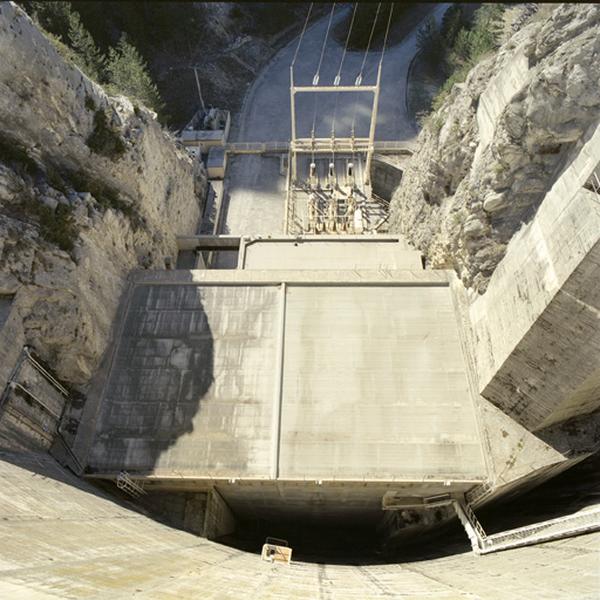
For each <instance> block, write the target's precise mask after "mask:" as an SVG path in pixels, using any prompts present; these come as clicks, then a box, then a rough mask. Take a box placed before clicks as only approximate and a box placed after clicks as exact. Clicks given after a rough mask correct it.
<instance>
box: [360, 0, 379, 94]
mask: <svg viewBox="0 0 600 600" xmlns="http://www.w3.org/2000/svg"><path fill="white" fill-rule="evenodd" d="M380 9H381V2H379V3H378V4H377V10H376V11H375V18H374V19H373V25H372V27H371V33H370V34H369V41H368V43H367V48H366V50H365V55H364V57H363V61H362V65H361V66H360V72H359V74H358V77H357V78H356V81H355V83H354V84H355V85H360V84H361V83H362V76H363V71H364V69H365V64H366V62H367V55H368V54H369V50H370V49H371V42H372V41H373V34H374V33H375V26H376V25H377V17H378V16H379V11H380Z"/></svg>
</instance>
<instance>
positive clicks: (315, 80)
mask: <svg viewBox="0 0 600 600" xmlns="http://www.w3.org/2000/svg"><path fill="white" fill-rule="evenodd" d="M335 4H336V3H335V2H334V3H333V4H332V5H331V12H330V13H329V21H328V23H327V29H326V31H325V39H324V40H323V45H322V46H321V56H320V57H319V64H318V66H317V70H316V72H315V76H314V77H313V82H312V84H313V85H318V83H319V75H320V73H321V65H322V64H323V57H324V56H325V47H326V46H327V39H328V38H329V30H330V29H331V22H332V21H333V13H334V11H335ZM314 96H315V99H314V103H313V122H312V130H311V137H312V139H313V144H312V162H315V148H314V138H315V126H316V124H317V94H314Z"/></svg>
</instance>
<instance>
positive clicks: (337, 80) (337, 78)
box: [333, 2, 358, 85]
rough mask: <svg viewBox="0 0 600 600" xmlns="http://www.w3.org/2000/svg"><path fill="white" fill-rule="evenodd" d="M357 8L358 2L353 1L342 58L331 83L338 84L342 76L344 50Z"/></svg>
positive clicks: (345, 49)
mask: <svg viewBox="0 0 600 600" xmlns="http://www.w3.org/2000/svg"><path fill="white" fill-rule="evenodd" d="M357 8H358V2H355V3H354V10H353V11H352V19H351V20H350V27H349V28H348V35H347V36H346V43H345V44H344V52H343V53H342V59H341V60H340V66H339V68H338V72H337V75H336V76H335V79H334V81H333V85H340V81H341V78H342V67H343V66H344V59H345V58H346V52H347V51H348V43H349V42H350V35H351V34H352V27H353V25H354V18H355V17H356V9H357Z"/></svg>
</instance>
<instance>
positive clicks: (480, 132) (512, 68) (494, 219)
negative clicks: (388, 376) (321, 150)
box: [390, 4, 600, 293]
mask: <svg viewBox="0 0 600 600" xmlns="http://www.w3.org/2000/svg"><path fill="white" fill-rule="evenodd" d="M546 12H547V13H549V14H547V15H546V16H545V17H542V16H541V14H540V15H538V16H535V17H533V18H532V19H531V20H530V22H529V23H528V24H526V25H525V26H524V27H523V28H522V29H520V30H519V31H518V32H516V33H515V34H514V35H513V36H512V37H510V39H509V40H508V41H506V42H505V43H504V44H503V45H502V46H501V47H500V49H499V51H498V52H497V53H496V54H495V55H493V56H490V57H488V58H486V59H485V60H483V61H482V62H480V63H479V64H478V65H477V66H476V67H475V68H473V69H472V71H471V72H470V74H469V76H468V78H467V80H466V81H465V83H464V84H460V85H455V86H454V88H453V90H452V92H451V94H450V96H449V98H448V99H447V101H446V102H445V104H444V105H443V106H442V108H441V109H440V110H439V111H438V112H437V113H435V114H433V115H432V116H431V118H430V120H429V123H428V124H427V125H426V126H425V128H424V129H423V131H422V132H421V134H420V137H419V147H418V150H417V152H416V153H415V155H414V156H413V158H412V160H411V162H410V165H409V167H408V168H407V170H406V172H405V174H404V177H403V179H402V182H401V184H400V186H399V187H398V189H397V190H396V192H395V194H394V196H393V199H392V204H391V213H392V214H391V217H390V223H391V229H392V230H395V231H400V232H402V233H404V234H405V235H406V237H407V238H408V239H409V240H410V241H411V242H412V243H413V244H414V245H415V246H416V247H418V248H419V249H420V250H421V251H422V252H423V253H424V255H425V256H426V259H427V262H428V264H429V265H430V266H432V267H438V268H442V267H445V268H453V269H455V270H456V272H457V273H458V275H459V276H460V278H461V279H462V281H463V283H464V284H465V285H466V286H468V287H470V288H472V289H473V290H476V291H477V292H479V293H482V292H483V291H485V289H486V286H487V283H488V280H489V278H490V276H491V274H492V273H493V271H494V269H495V267H496V265H497V264H498V263H499V262H500V260H501V259H502V257H503V256H504V253H505V249H506V246H507V244H508V242H509V241H510V239H511V237H512V236H513V234H514V233H515V232H516V231H518V230H519V229H520V228H521V226H522V225H523V224H524V223H526V222H528V221H529V220H530V219H531V217H532V216H533V215H534V214H535V211H536V209H537V207H538V206H539V204H540V202H541V201H542V199H543V197H544V195H545V193H546V191H547V190H548V189H549V188H550V187H551V185H552V183H553V181H554V180H555V178H556V175H557V173H558V172H559V171H560V169H561V166H562V163H563V160H564V158H565V156H566V155H567V154H568V151H569V149H570V148H571V147H572V145H573V144H574V142H575V141H576V140H577V139H578V138H579V137H580V136H581V134H582V133H583V132H584V131H585V130H586V129H587V128H588V127H589V126H590V125H591V124H592V123H595V122H598V120H599V119H600V95H599V94H598V93H597V81H598V79H599V77H600V54H599V52H600V6H598V5H595V4H579V5H573V4H561V5H557V6H556V8H554V10H552V11H551V12H550V11H546Z"/></svg>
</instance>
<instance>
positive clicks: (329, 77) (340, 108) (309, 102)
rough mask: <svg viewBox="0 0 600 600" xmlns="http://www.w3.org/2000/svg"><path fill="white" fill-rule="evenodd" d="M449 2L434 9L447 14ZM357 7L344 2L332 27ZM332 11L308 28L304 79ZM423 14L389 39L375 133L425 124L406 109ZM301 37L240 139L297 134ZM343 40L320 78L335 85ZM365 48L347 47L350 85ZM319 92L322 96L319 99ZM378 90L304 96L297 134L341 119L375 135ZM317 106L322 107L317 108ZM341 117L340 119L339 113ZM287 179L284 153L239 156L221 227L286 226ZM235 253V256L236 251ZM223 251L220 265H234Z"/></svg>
mask: <svg viewBox="0 0 600 600" xmlns="http://www.w3.org/2000/svg"><path fill="white" fill-rule="evenodd" d="M448 6H449V4H447V3H444V4H439V5H435V7H434V8H433V9H432V11H431V13H430V14H431V15H433V16H434V18H435V19H436V20H438V21H439V20H440V19H441V17H442V15H443V14H444V12H445V10H446V9H447V7H448ZM351 10H352V7H351V6H347V5H346V6H343V7H342V8H336V10H335V13H334V18H333V24H332V28H331V29H332V30H333V28H334V27H335V25H336V23H339V22H340V21H341V20H343V19H344V18H345V17H346V16H347V15H348V13H349V11H351ZM328 20H329V15H326V16H324V17H322V18H321V19H319V20H318V21H316V22H315V23H314V24H313V25H312V26H310V27H309V28H307V30H306V32H305V34H304V37H303V40H302V44H301V46H300V51H299V53H298V56H297V59H296V63H295V67H294V77H295V83H296V85H311V84H312V79H313V75H314V74H315V72H316V70H317V66H318V63H319V58H320V54H321V49H322V45H323V40H324V39H325V33H326V31H327V24H328ZM423 22H424V20H423V21H421V22H420V23H419V24H418V25H417V26H416V27H414V28H413V29H412V31H411V32H410V33H409V34H408V35H407V36H405V37H404V39H402V41H400V42H399V43H396V44H394V45H391V46H390V45H388V48H387V49H386V51H385V56H384V60H383V70H382V78H381V92H380V98H379V110H378V118H377V129H376V134H375V139H376V140H380V141H384V140H396V141H398V140H400V141H405V142H406V143H407V145H409V144H411V143H414V141H415V138H416V135H417V133H418V132H417V130H416V129H415V126H414V124H413V121H412V119H411V118H410V117H409V115H408V114H407V111H406V101H405V98H406V84H407V74H408V69H409V66H410V63H411V61H412V59H413V57H414V56H415V54H416V52H417V31H418V29H419V27H420V26H421V25H422V24H423ZM297 44H298V38H296V39H294V40H292V42H290V43H289V44H288V45H287V46H286V47H284V48H283V49H282V50H281V51H280V52H278V53H277V54H276V56H275V57H274V58H273V60H272V61H271V62H270V63H269V64H268V65H267V66H266V67H265V68H264V69H263V71H262V72H261V74H260V75H259V76H258V78H257V79H256V80H255V81H254V83H253V84H252V86H251V87H250V89H249V90H248V93H247V95H246V98H245V100H244V104H243V107H242V112H241V114H240V117H239V120H238V125H237V126H236V127H235V128H234V129H233V131H232V134H231V136H230V141H232V142H266V141H285V142H287V141H289V139H290V129H291V128H290V72H289V68H290V64H291V62H292V60H293V57H294V53H295V52H296V47H297ZM343 50H344V47H343V44H340V43H338V42H337V41H336V40H335V39H334V37H333V36H332V34H331V32H330V34H329V36H328V38H327V44H326V47H325V52H324V56H323V61H322V66H321V69H320V83H321V84H332V83H333V80H334V78H335V75H336V73H337V72H338V68H339V65H340V60H341V58H342V54H343ZM380 56H381V51H380V50H379V51H377V50H375V51H371V52H369V53H368V55H367V57H366V62H365V67H364V70H363V84H364V85H372V84H374V83H375V78H376V73H377V65H378V62H379V59H380ZM363 58H364V51H358V52H357V51H348V52H347V53H346V56H345V59H344V63H343V69H342V74H341V83H342V84H353V83H354V80H355V78H356V76H357V74H358V73H359V71H360V68H361V63H362V61H363ZM315 98H317V102H315ZM371 103H372V94H370V93H358V92H357V93H354V92H348V93H331V94H329V93H321V94H299V95H297V103H296V115H297V119H296V121H297V135H298V136H304V137H308V136H310V131H311V129H312V128H313V124H314V128H315V135H316V136H317V137H329V136H330V135H331V127H332V123H333V122H335V131H336V135H337V136H340V137H343V136H349V135H350V131H351V128H352V124H353V123H354V126H355V133H356V135H357V136H367V135H368V126H369V118H370V111H371ZM315 109H316V110H315ZM334 119H335V120H334ZM284 202H285V178H284V176H282V175H281V174H280V164H279V159H278V158H276V157H265V156H259V155H254V156H248V155H245V156H231V157H230V158H229V165H228V169H227V176H226V180H225V192H224V207H223V211H224V214H223V218H222V227H221V233H232V234H245V235H275V234H281V233H282V231H283V210H284ZM230 258H231V257H230ZM230 258H229V259H227V258H226V257H223V260H219V261H218V263H217V266H222V267H225V266H230V262H231V260H230Z"/></svg>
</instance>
